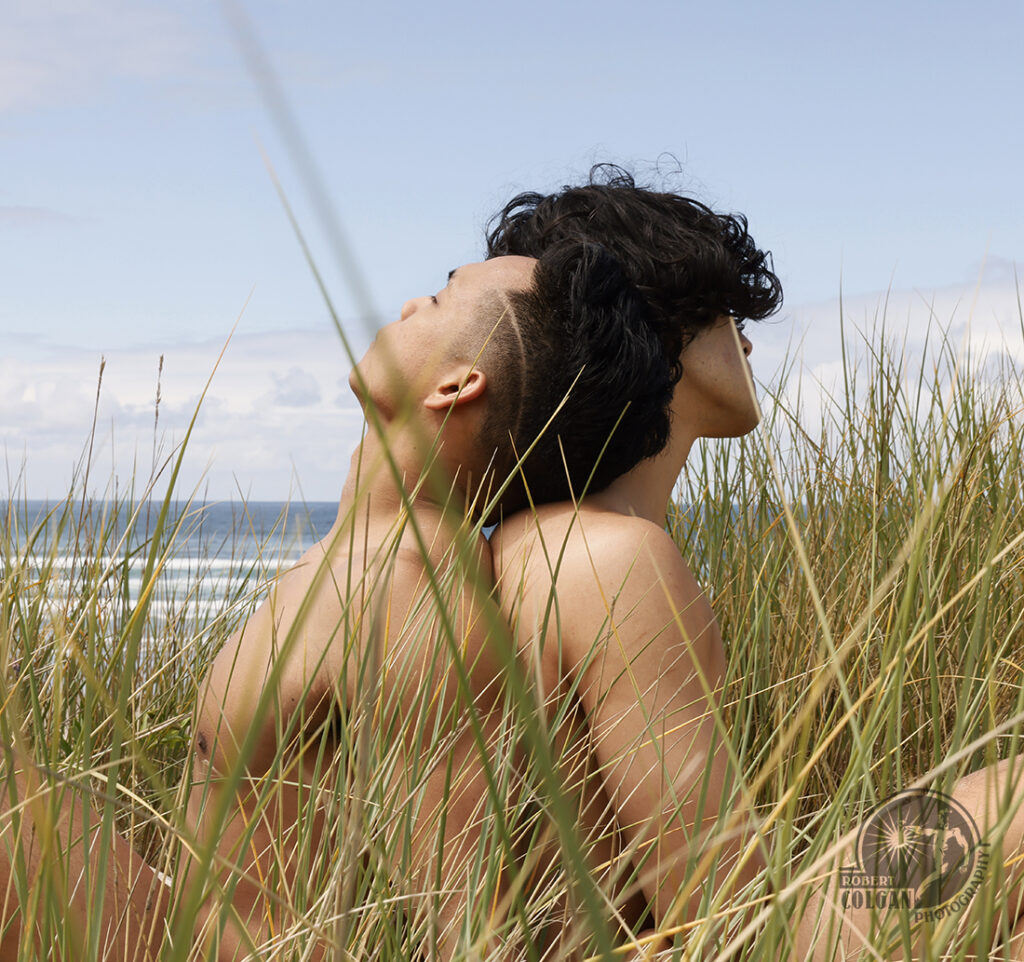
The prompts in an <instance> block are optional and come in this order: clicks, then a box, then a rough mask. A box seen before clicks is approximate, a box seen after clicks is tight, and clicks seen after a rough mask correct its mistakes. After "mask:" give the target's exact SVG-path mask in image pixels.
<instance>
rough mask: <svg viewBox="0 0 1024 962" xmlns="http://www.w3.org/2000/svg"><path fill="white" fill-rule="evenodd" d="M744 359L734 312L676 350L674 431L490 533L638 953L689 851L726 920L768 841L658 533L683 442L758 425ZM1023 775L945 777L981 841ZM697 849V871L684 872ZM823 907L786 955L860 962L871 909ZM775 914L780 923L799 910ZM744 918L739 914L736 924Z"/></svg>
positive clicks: (681, 899) (712, 657)
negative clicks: (615, 860)
mask: <svg viewBox="0 0 1024 962" xmlns="http://www.w3.org/2000/svg"><path fill="white" fill-rule="evenodd" d="M750 351H751V344H750V342H749V341H748V340H747V338H746V337H744V336H743V335H742V333H740V332H738V331H736V329H735V328H734V326H733V323H732V319H731V318H727V317H721V318H719V320H718V322H717V324H716V325H715V326H713V327H712V328H710V329H707V330H705V331H702V332H701V333H699V334H698V335H697V336H696V337H695V338H694V340H693V341H692V342H690V344H688V345H687V347H686V348H685V349H684V351H683V354H682V362H683V376H682V379H681V380H680V382H679V384H678V385H677V388H676V392H675V396H674V400H673V405H672V407H673V420H672V436H671V439H670V441H669V444H668V446H667V447H666V448H665V449H664V451H663V452H662V453H661V454H660V455H658V456H657V457H655V458H653V459H650V460H647V461H644V462H641V463H640V464H639V465H638V466H637V467H635V468H634V469H633V470H632V471H630V472H628V473H627V474H625V475H623V476H621V477H620V478H619V479H617V480H616V481H615V482H613V483H612V484H611V486H610V487H608V488H607V489H605V490H604V491H602V492H600V493H599V494H595V495H592V496H588V497H584V498H582V500H581V501H580V502H579V503H578V504H576V505H574V504H571V503H566V504H554V505H547V506H543V507H539V508H538V509H537V510H536V512H521V513H520V514H518V515H515V516H513V517H512V518H510V519H509V520H508V521H506V522H505V523H504V524H503V525H502V526H501V527H500V528H499V529H498V530H497V531H496V532H495V534H494V536H493V537H492V539H491V547H492V550H493V553H494V563H495V572H496V576H497V578H498V583H499V591H500V596H501V600H502V608H503V612H504V614H505V616H506V617H507V618H508V619H509V621H510V623H511V624H512V625H513V628H514V631H515V633H516V636H517V638H518V644H519V648H520V654H521V657H522V658H523V660H524V662H526V663H528V664H531V665H534V666H536V667H537V671H538V676H539V677H540V679H541V684H542V688H543V691H542V698H544V699H546V700H547V702H548V703H549V704H550V705H552V706H554V705H555V704H557V703H558V701H559V699H562V700H564V699H565V698H567V697H569V698H571V699H572V700H573V708H572V711H571V712H570V713H569V717H570V719H571V720H572V724H571V725H570V726H567V727H568V728H570V729H571V730H570V731H567V732H565V733H564V740H565V744H566V745H567V746H569V748H570V750H571V753H572V754H573V755H574V756H575V757H579V756H581V755H583V756H589V762H588V763H587V764H586V765H585V766H582V767H585V768H586V770H587V771H588V772H590V773H598V778H597V779H594V778H591V780H590V781H589V782H588V783H587V785H586V786H584V790H585V791H588V792H590V794H591V797H592V806H593V808H594V809H595V810H598V811H607V810H610V812H611V815H605V824H606V825H607V826H608V828H607V831H608V832H609V833H610V834H611V835H612V836H613V837H614V836H615V835H616V834H617V835H618V836H619V837H621V838H623V839H624V840H625V843H626V844H625V851H626V853H627V855H628V854H629V853H630V852H632V853H633V854H632V860H633V863H634V865H623V866H621V868H622V870H623V871H626V872H628V871H629V870H631V869H632V868H634V867H635V868H636V870H637V874H638V881H639V883H640V888H641V889H642V894H643V897H644V898H645V900H646V902H647V904H648V906H649V907H650V911H651V914H652V915H653V918H654V922H655V928H654V929H652V930H649V931H648V932H646V933H644V934H645V936H646V938H645V939H644V940H643V941H644V948H643V949H642V950H637V952H636V954H635V956H634V958H646V957H648V955H647V953H650V952H652V951H655V950H657V949H661V948H666V947H667V946H668V945H669V942H668V941H667V940H664V939H659V938H658V937H657V930H658V929H664V928H671V927H674V926H679V925H685V923H687V922H690V921H693V919H694V918H695V917H696V916H697V913H698V907H699V902H700V899H701V898H702V896H703V894H704V892H703V888H704V886H706V884H707V882H706V875H701V874H700V873H699V872H698V870H697V869H696V868H695V867H694V865H695V864H697V863H699V857H700V856H702V855H707V854H708V853H709V851H710V850H711V849H712V848H713V849H714V850H715V851H716V852H717V853H718V854H717V864H718V870H717V875H716V880H715V885H716V887H717V891H716V894H717V895H718V896H719V897H720V898H721V904H722V905H723V908H725V909H728V908H729V906H730V901H731V900H732V898H733V896H734V894H735V893H736V892H737V891H738V890H739V889H741V888H742V886H743V885H744V884H745V883H746V882H748V881H749V880H750V879H752V878H753V877H754V876H755V875H756V874H757V873H758V872H759V871H761V869H762V868H763V866H764V852H765V849H764V848H763V846H764V845H765V844H768V842H769V840H766V839H761V838H760V837H759V836H758V833H757V830H756V821H755V819H754V818H752V816H751V813H750V812H749V810H748V809H747V807H746V806H745V804H744V801H743V799H742V798H740V797H737V795H736V792H735V787H736V778H737V774H736V772H735V771H734V770H733V768H732V766H731V763H730V761H729V756H728V751H727V746H726V744H725V741H724V738H723V734H722V733H721V730H720V726H717V725H716V724H715V722H714V714H715V709H716V708H717V707H718V705H719V704H720V703H721V697H722V690H721V686H722V682H723V678H724V674H725V669H726V664H727V661H726V655H725V649H724V646H723V640H722V636H721V631H720V629H719V626H718V623H717V621H716V619H715V616H714V613H713V611H712V609H711V605H710V603H709V601H708V598H707V596H706V594H705V592H704V590H703V589H702V588H701V586H700V585H699V583H698V582H697V580H696V578H695V577H694V575H693V573H692V571H691V570H690V568H689V566H688V565H687V563H686V561H685V560H684V559H683V557H682V556H681V555H680V552H679V549H678V547H677V546H676V545H675V543H674V542H673V541H672V539H671V537H670V536H669V535H668V534H667V532H666V531H665V529H664V520H665V516H666V509H667V506H668V502H669V499H670V497H671V496H672V494H673V489H674V487H675V483H676V479H677V478H678V477H679V474H680V472H681V471H682V469H683V467H684V465H685V463H686V459H687V456H688V455H689V452H690V449H691V447H692V445H693V443H694V442H695V441H696V440H697V439H698V438H701V437H733V436H739V435H742V434H745V433H747V432H749V431H750V430H752V429H753V428H754V426H755V425H756V424H757V422H758V420H759V412H758V408H757V403H756V399H755V395H754V393H753V384H752V381H751V377H750V370H749V364H748V362H747V361H746V356H747V355H749V354H750ZM553 599H554V600H553ZM545 622H547V623H548V625H549V630H548V631H547V632H546V633H545V631H544V630H543V625H544V624H545ZM556 623H557V626H558V631H559V632H560V635H559V638H560V643H559V644H558V645H556V644H555V643H554V638H555V630H554V625H555V624H556ZM597 639H600V643H599V644H598V645H597V646H596V647H595V640H597ZM567 693H573V694H571V695H569V694H567ZM1019 769H1020V765H1019V764H1018V771H1017V772H1009V771H1008V769H1007V766H1006V765H1005V764H1002V765H999V766H996V767H994V768H992V769H986V770H983V771H981V772H976V773H974V774H972V775H969V776H967V777H965V778H963V779H961V780H960V781H959V782H958V783H957V784H956V786H955V788H954V791H953V795H954V797H955V798H956V799H957V800H958V801H959V802H961V803H962V804H963V805H965V807H967V809H968V810H969V811H970V812H971V813H972V815H973V816H974V817H975V820H976V822H977V823H978V825H979V826H980V827H981V828H982V830H983V831H984V830H985V827H986V826H992V825H993V824H994V812H995V811H996V808H995V804H996V799H997V798H998V797H999V793H1000V792H1003V793H1005V792H1006V791H1007V789H1008V788H1009V789H1010V790H1011V791H1016V792H1017V794H1018V795H1019V794H1020V792H1021V790H1022V789H1021V786H1020V783H1021V774H1020V771H1019ZM1014 786H1016V787H1014ZM701 797H703V798H704V799H705V801H704V803H703V808H702V804H701V801H700V799H701ZM1004 797H1005V796H1004ZM723 798H724V799H726V800H727V804H729V805H730V806H731V808H730V811H731V818H728V819H726V820H725V822H724V823H720V825H721V824H727V825H728V826H729V829H730V831H729V832H727V833H725V835H724V836H723V835H722V833H721V827H719V830H718V837H717V838H716V839H715V841H714V843H713V845H712V844H711V843H709V842H708V840H707V839H706V838H704V837H702V829H706V828H708V827H709V826H710V824H711V823H712V822H713V821H714V819H715V817H716V815H717V814H718V810H719V805H720V804H721V803H722V800H723ZM733 830H734V831H733ZM1000 850H1001V853H1002V857H1003V858H1004V859H1005V860H1010V859H1012V858H1013V857H1014V855H1015V854H1017V853H1020V852H1022V851H1024V814H1019V815H1018V817H1017V818H1016V819H1014V821H1013V822H1012V823H1011V825H1010V826H1009V830H1008V831H1007V833H1006V835H1005V837H1004V839H1003V842H1002V844H1001V846H1000ZM695 855H696V856H697V863H691V864H690V865H688V864H687V861H688V858H690V857H692V856H695ZM851 858H852V852H850V851H846V852H843V853H840V854H839V855H838V856H837V858H836V860H835V862H834V863H833V865H832V866H830V867H826V868H825V869H824V870H823V871H822V873H821V876H824V877H826V878H829V877H830V878H832V880H833V882H834V880H835V878H836V877H837V872H836V870H837V868H838V867H839V866H841V865H844V864H850V863H851ZM706 870H707V867H706V865H705V866H704V871H705V872H706ZM730 870H732V871H733V874H732V875H731V877H730V878H729V880H728V881H726V880H725V879H726V876H727V874H728V872H729V871H730ZM1020 874H1021V873H1020V872H1019V871H1017V872H1016V873H1014V872H1011V880H1012V881H1013V882H1014V884H1015V893H1014V894H1011V897H1010V900H1009V903H1008V904H1009V905H1011V906H1016V905H1018V903H1019V901H1020V895H1019V888H1020ZM821 876H819V877H821ZM687 893H688V895H687ZM834 899H835V892H834V891H830V890H829V887H828V886H819V887H818V889H817V890H816V891H815V892H814V894H813V895H812V896H811V900H810V904H809V905H808V906H807V907H806V909H805V911H804V912H803V913H802V915H801V916H800V917H799V919H794V921H793V929H794V941H795V952H794V953H793V956H792V957H793V958H795V959H799V960H801V962H803V960H806V959H809V958H814V959H817V960H822V962H824V960H825V959H826V958H828V959H831V958H832V957H833V956H832V953H831V952H830V951H828V950H827V947H826V942H825V940H820V941H819V940H817V938H816V932H818V931H821V930H823V929H824V928H825V927H826V926H828V925H829V924H832V925H833V926H835V927H836V928H837V930H838V931H839V932H840V941H841V943H842V949H843V951H844V952H845V953H847V955H846V957H849V958H855V957H858V956H859V955H860V954H861V950H862V949H863V948H864V946H865V944H866V943H865V939H864V938H863V937H862V935H866V934H867V933H869V932H870V931H871V924H870V923H871V920H870V915H869V913H868V912H866V911H864V910H862V911H860V912H856V911H853V910H850V911H848V912H847V913H846V914H845V915H843V913H842V909H841V908H836V905H837V904H838V903H835V904H833V901H834ZM785 911H786V912H787V914H788V915H789V916H790V917H791V918H792V917H793V915H794V912H795V909H794V908H793V907H792V906H789V907H787V908H786V909H785ZM751 917H752V912H747V913H745V915H744V921H748V920H749V919H750V918H751ZM1014 924H1016V926H1017V927H1016V931H1015V932H1014V936H1013V939H1012V942H1011V944H1009V945H1007V946H1006V947H1005V950H1006V951H1007V952H1008V953H1009V954H1008V955H1007V956H1006V957H1007V958H1013V959H1024V922H1020V921H1018V922H1016V923H1011V926H1010V928H1011V929H1012V928H1013V925H1014ZM926 934H927V933H922V934H921V936H920V938H919V942H918V949H916V950H915V955H914V957H918V956H919V955H920V951H921V948H922V946H923V940H924V938H925V937H926ZM812 945H813V946H815V948H814V950H813V952H812V950H811V946H812ZM836 957H843V956H842V955H839V956H836ZM865 957H867V956H865ZM892 957H893V958H902V955H901V954H899V953H897V954H894V955H893V956H892Z"/></svg>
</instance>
